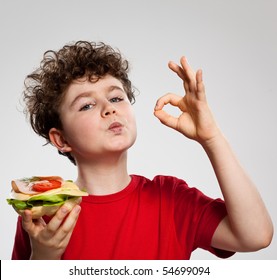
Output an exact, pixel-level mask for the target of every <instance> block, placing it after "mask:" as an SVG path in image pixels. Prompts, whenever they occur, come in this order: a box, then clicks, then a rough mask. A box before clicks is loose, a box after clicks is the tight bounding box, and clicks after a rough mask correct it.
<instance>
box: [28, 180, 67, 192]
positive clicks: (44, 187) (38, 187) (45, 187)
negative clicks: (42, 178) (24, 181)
mask: <svg viewBox="0 0 277 280" xmlns="http://www.w3.org/2000/svg"><path fill="white" fill-rule="evenodd" d="M61 185H62V183H61V182H60V181H57V180H48V181H47V182H38V183H36V184H34V185H33V186H32V189H33V191H36V192H46V191H49V190H52V189H57V188H60V187H61Z"/></svg>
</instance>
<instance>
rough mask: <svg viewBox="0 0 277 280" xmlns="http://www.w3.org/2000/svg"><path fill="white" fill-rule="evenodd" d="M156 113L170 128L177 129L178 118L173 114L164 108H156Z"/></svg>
mask: <svg viewBox="0 0 277 280" xmlns="http://www.w3.org/2000/svg"><path fill="white" fill-rule="evenodd" d="M154 115H155V117H157V118H158V119H159V120H160V122H161V123H162V124H164V125H166V126H168V127H170V128H173V129H176V127H177V122H178V120H177V118H175V117H173V116H171V115H170V114H168V113H167V112H165V111H163V110H155V111H154Z"/></svg>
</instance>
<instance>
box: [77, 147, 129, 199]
mask: <svg viewBox="0 0 277 280" xmlns="http://www.w3.org/2000/svg"><path fill="white" fill-rule="evenodd" d="M77 166H78V178H77V181H76V184H77V185H78V186H80V187H81V188H85V189H86V191H87V192H88V193H89V194H93V195H107V194H112V193H116V192H119V191H121V190H122V189H124V188H125V187H126V186H127V185H128V184H129V183H130V180H131V178H130V176H129V175H128V172H127V152H125V153H123V154H120V155H113V156H110V157H101V158H100V159H98V160H94V161H89V162H85V163H84V162H83V163H79V162H78V164H77Z"/></svg>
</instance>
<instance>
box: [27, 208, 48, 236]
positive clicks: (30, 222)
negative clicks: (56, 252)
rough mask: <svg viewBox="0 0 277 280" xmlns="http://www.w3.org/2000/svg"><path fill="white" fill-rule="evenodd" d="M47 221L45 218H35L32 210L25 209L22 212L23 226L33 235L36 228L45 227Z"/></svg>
mask: <svg viewBox="0 0 277 280" xmlns="http://www.w3.org/2000/svg"><path fill="white" fill-rule="evenodd" d="M45 225H46V223H45V221H44V220H43V218H38V219H35V220H34V219H33V218H32V212H31V211H30V210H25V211H24V212H23V214H22V227H23V228H24V229H25V231H26V232H28V233H29V234H30V235H31V236H32V235H33V234H35V232H36V228H39V227H41V228H43V227H45Z"/></svg>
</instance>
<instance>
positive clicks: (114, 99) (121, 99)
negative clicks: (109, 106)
mask: <svg viewBox="0 0 277 280" xmlns="http://www.w3.org/2000/svg"><path fill="white" fill-rule="evenodd" d="M123 100H124V98H122V97H113V98H111V99H110V102H112V103H117V102H120V101H123Z"/></svg>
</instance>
